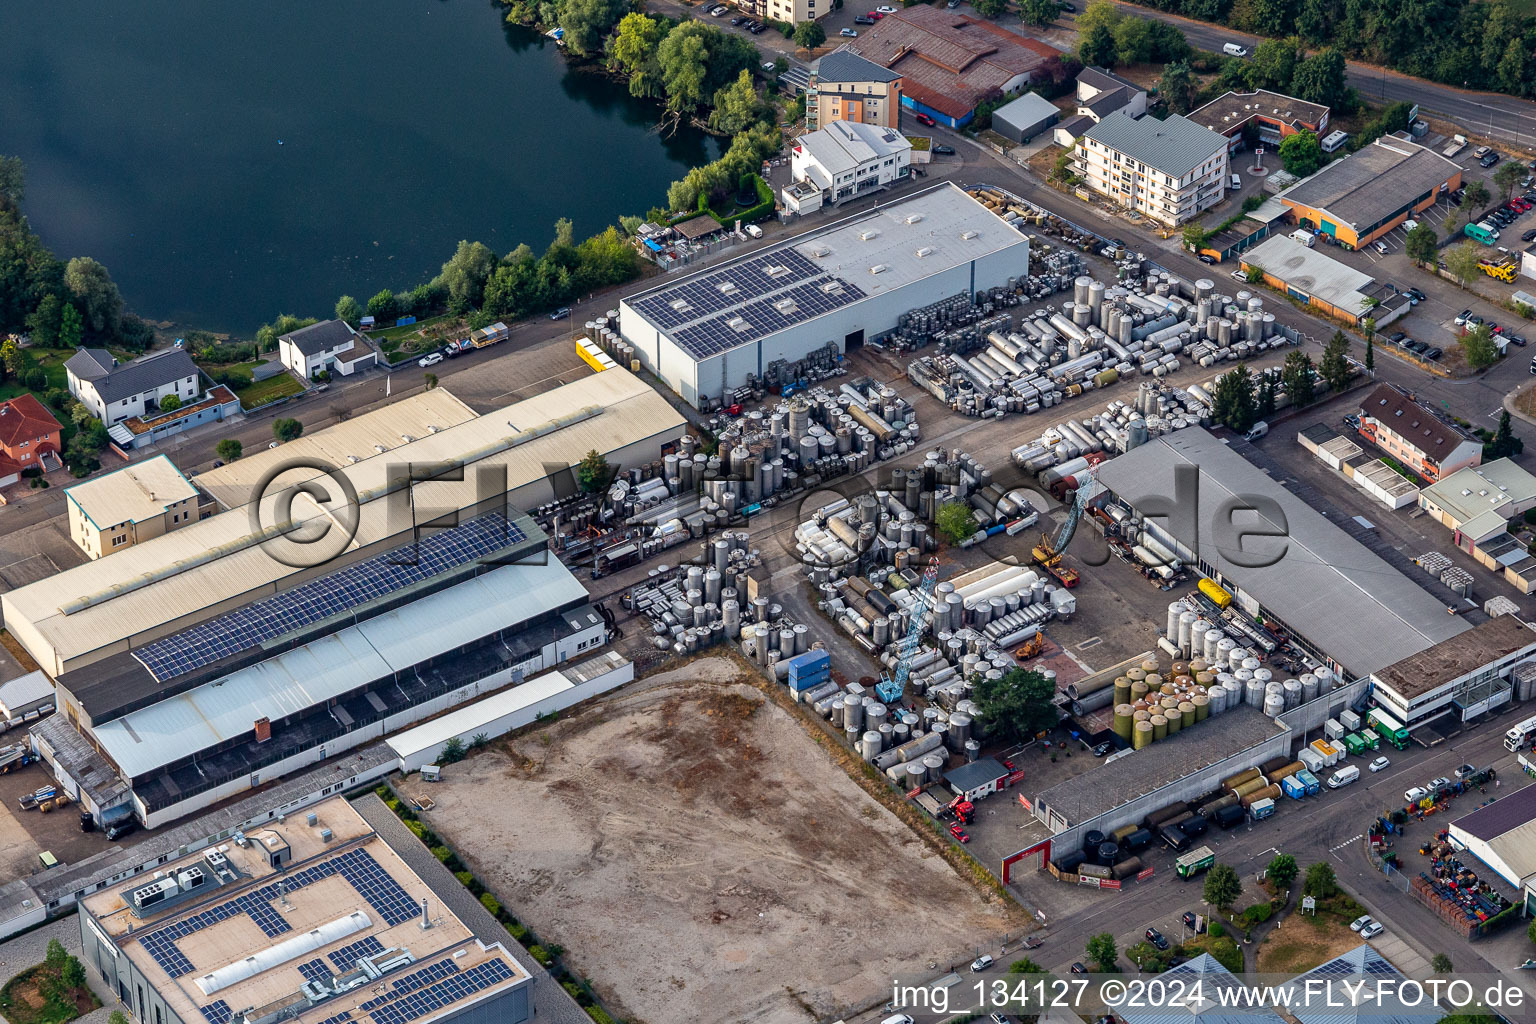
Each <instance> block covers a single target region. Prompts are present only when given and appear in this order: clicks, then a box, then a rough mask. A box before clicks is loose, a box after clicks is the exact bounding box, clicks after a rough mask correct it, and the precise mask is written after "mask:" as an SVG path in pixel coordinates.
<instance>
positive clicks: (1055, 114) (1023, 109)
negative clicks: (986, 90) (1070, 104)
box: [992, 92, 1061, 142]
mask: <svg viewBox="0 0 1536 1024" xmlns="http://www.w3.org/2000/svg"><path fill="white" fill-rule="evenodd" d="M1060 117H1061V111H1060V110H1057V109H1056V104H1054V103H1052V102H1051V101H1050V100H1048V99H1046V98H1045V97H1044V96H1041V95H1040V94H1039V93H1037V92H1027V93H1025V94H1024V95H1022V96H1020V97H1019V98H1018V99H1016V100H1010V101H1009V102H1007V103H1005V104H1003V105H1002V106H1001V107H998V108H997V109H996V110H994V111H993V112H992V130H993V131H995V132H997V134H999V135H1001V136H1003V137H1004V138H1005V139H1012V140H1013V141H1014V142H1028V141H1029V140H1030V139H1033V138H1034V137H1035V136H1036V135H1039V134H1040V133H1041V132H1043V131H1045V130H1046V129H1047V128H1049V127H1050V126H1051V125H1053V124H1055V123H1056V122H1057V120H1058V119H1059V118H1060Z"/></svg>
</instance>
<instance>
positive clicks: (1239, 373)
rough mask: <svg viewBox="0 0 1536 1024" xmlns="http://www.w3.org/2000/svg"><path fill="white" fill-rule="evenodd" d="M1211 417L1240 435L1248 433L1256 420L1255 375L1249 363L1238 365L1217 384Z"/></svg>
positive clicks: (1222, 376)
mask: <svg viewBox="0 0 1536 1024" xmlns="http://www.w3.org/2000/svg"><path fill="white" fill-rule="evenodd" d="M1212 402H1213V407H1212V409H1211V415H1212V416H1213V417H1214V418H1215V420H1216V422H1218V423H1222V424H1225V425H1226V426H1228V427H1230V428H1232V429H1233V430H1235V431H1237V432H1238V433H1240V434H1241V433H1246V432H1247V430H1248V428H1249V427H1251V426H1253V423H1254V419H1255V412H1254V401H1253V374H1251V373H1250V372H1248V364H1247V363H1238V364H1237V366H1235V367H1233V368H1232V369H1231V370H1230V371H1228V372H1227V373H1224V374H1222V375H1221V379H1220V380H1219V381H1217V382H1216V394H1215V395H1213V396H1212Z"/></svg>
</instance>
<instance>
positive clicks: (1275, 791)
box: [1240, 786, 1283, 810]
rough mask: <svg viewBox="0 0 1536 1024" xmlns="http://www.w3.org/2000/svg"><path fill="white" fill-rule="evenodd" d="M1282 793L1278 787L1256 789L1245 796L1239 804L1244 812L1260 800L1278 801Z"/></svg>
mask: <svg viewBox="0 0 1536 1024" xmlns="http://www.w3.org/2000/svg"><path fill="white" fill-rule="evenodd" d="M1282 792H1283V791H1282V790H1281V789H1280V787H1279V786H1265V787H1264V788H1263V789H1256V790H1254V791H1253V792H1252V793H1248V794H1246V795H1245V796H1244V797H1243V798H1242V800H1241V801H1240V803H1241V804H1242V805H1243V808H1244V809H1245V810H1246V809H1247V808H1249V807H1252V806H1253V805H1254V804H1256V803H1258V802H1259V801H1260V800H1278V799H1280V797H1281V795H1282Z"/></svg>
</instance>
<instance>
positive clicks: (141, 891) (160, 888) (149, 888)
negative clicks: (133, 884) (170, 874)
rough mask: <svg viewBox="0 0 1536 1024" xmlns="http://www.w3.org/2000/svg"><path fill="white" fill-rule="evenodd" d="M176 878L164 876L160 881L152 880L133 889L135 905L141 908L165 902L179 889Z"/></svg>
mask: <svg viewBox="0 0 1536 1024" xmlns="http://www.w3.org/2000/svg"><path fill="white" fill-rule="evenodd" d="M177 888H178V887H177V885H176V879H174V878H162V879H160V880H159V881H158V882H151V883H150V884H149V885H146V886H142V887H140V888H138V889H135V890H133V905H134V906H135V907H137V908H138V909H140V910H143V909H145V908H146V907H152V906H154V905H155V904H157V903H163V902H165V900H166V898H167V897H168V896H171V895H172V894H173V893H175V892H176V890H177Z"/></svg>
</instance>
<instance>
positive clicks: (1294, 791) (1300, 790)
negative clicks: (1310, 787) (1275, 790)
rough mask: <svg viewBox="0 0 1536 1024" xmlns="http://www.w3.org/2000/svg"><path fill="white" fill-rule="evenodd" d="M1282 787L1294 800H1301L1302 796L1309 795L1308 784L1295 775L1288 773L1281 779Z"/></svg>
mask: <svg viewBox="0 0 1536 1024" xmlns="http://www.w3.org/2000/svg"><path fill="white" fill-rule="evenodd" d="M1280 788H1281V789H1282V790H1284V791H1285V795H1286V796H1288V797H1290V798H1291V799H1292V800H1300V799H1301V798H1302V797H1304V796H1306V795H1307V787H1306V784H1305V783H1303V782H1302V781H1301V780H1300V779H1298V778H1297V777H1296V776H1294V775H1288V776H1286V777H1285V778H1283V779H1281V780H1280Z"/></svg>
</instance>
